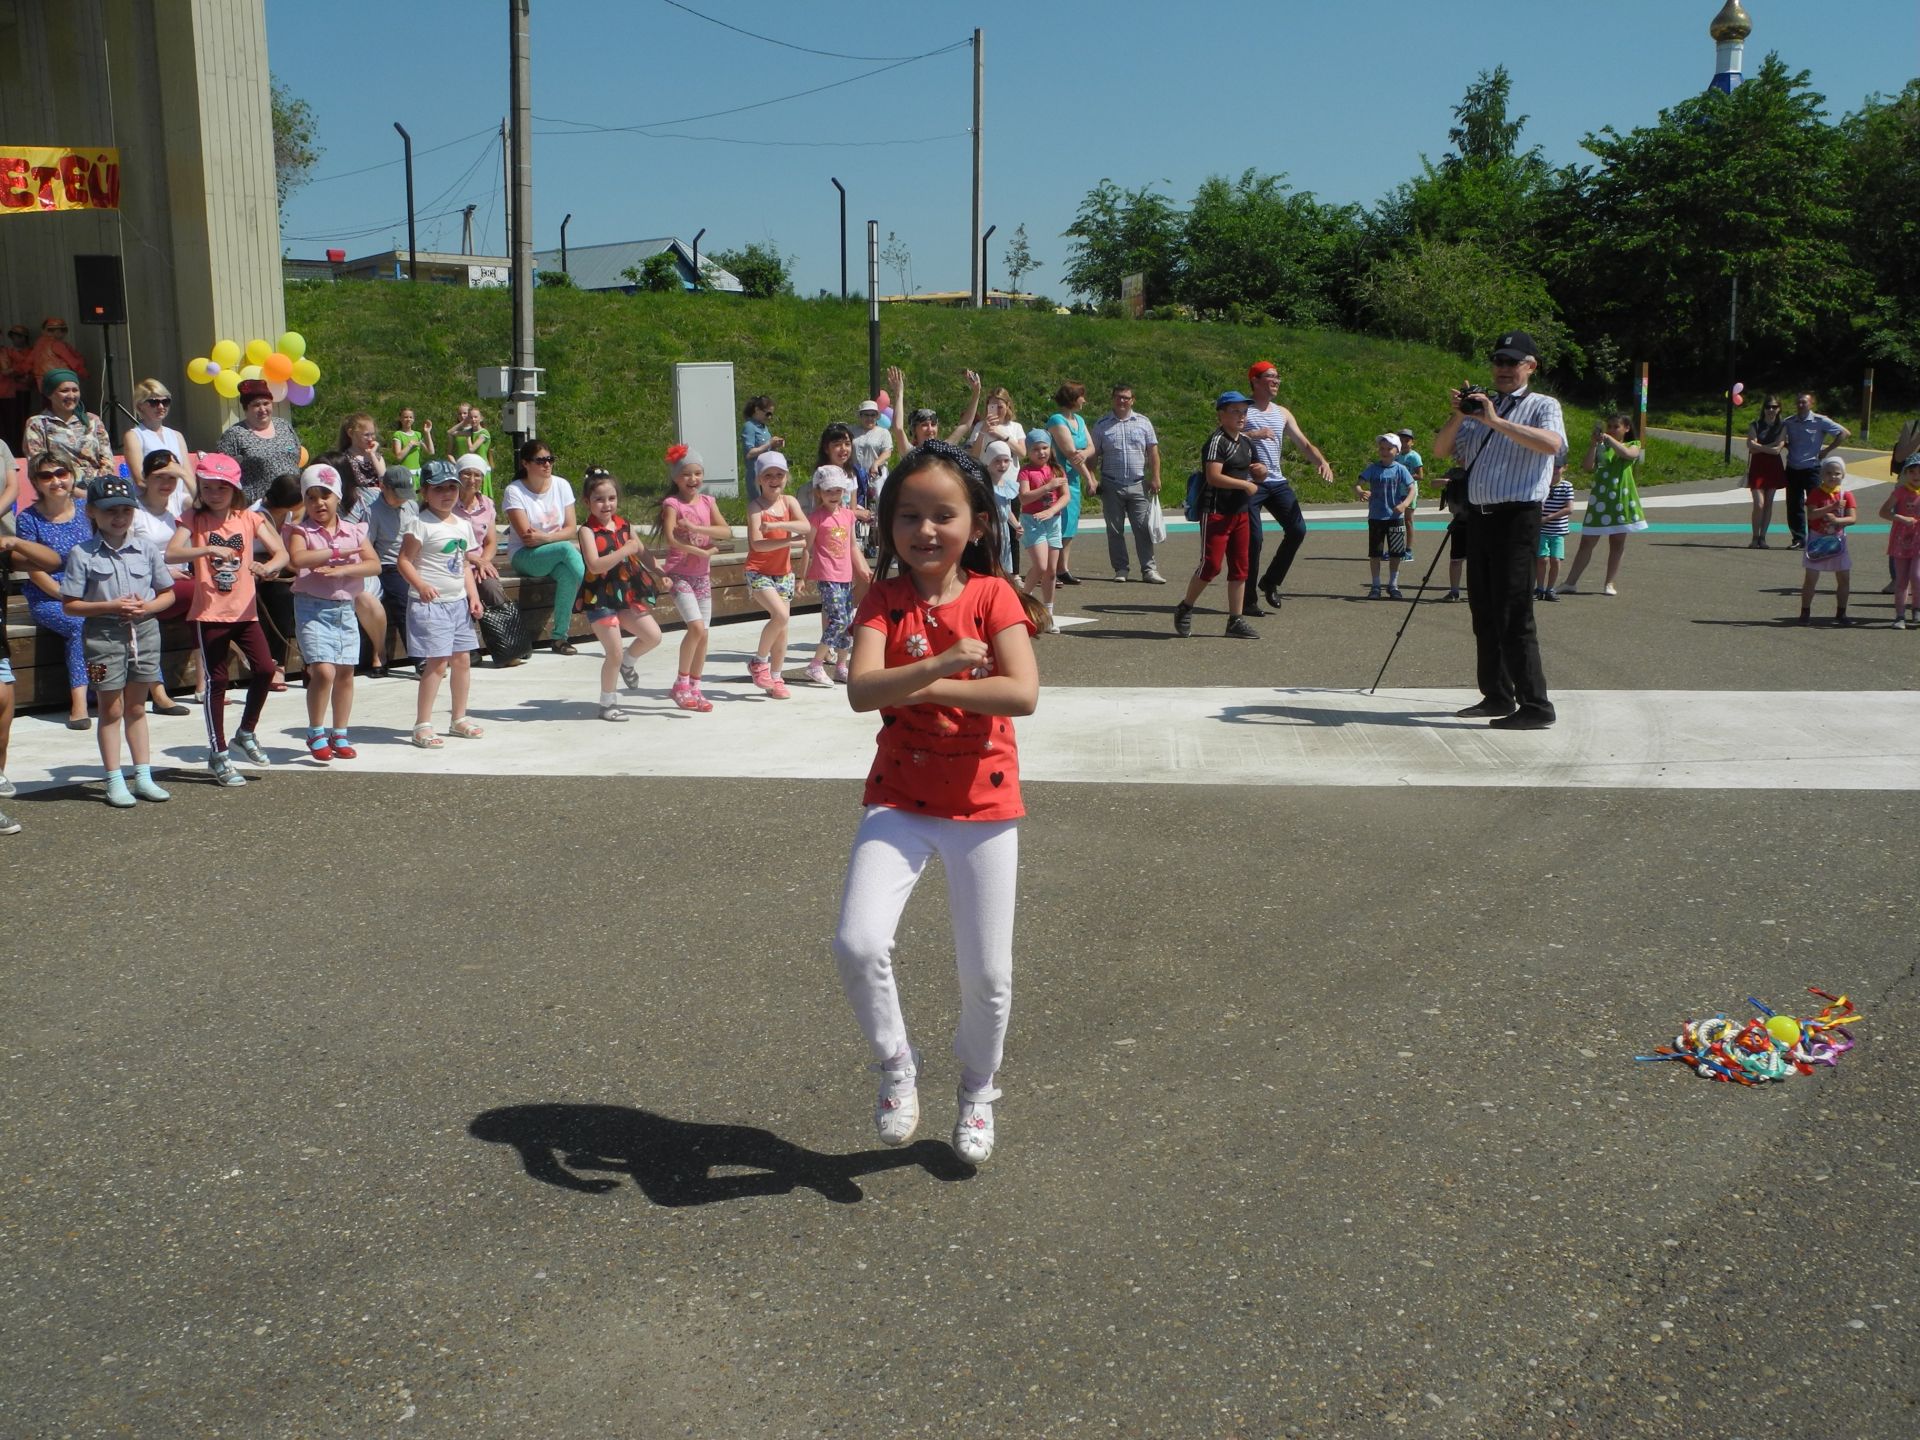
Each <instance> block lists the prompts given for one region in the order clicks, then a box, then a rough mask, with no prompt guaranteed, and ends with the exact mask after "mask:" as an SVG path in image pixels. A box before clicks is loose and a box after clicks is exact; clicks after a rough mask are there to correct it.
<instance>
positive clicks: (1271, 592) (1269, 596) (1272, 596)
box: [1260, 585, 1280, 610]
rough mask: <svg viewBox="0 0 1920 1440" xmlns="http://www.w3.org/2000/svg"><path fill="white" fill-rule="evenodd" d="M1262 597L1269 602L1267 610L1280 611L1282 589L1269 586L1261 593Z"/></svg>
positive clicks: (1276, 586)
mask: <svg viewBox="0 0 1920 1440" xmlns="http://www.w3.org/2000/svg"><path fill="white" fill-rule="evenodd" d="M1260 597H1261V599H1263V600H1265V601H1266V602H1267V608H1268V609H1269V610H1278V609H1279V608H1280V587H1279V586H1278V585H1268V586H1266V587H1264V588H1263V589H1262V590H1261V591H1260Z"/></svg>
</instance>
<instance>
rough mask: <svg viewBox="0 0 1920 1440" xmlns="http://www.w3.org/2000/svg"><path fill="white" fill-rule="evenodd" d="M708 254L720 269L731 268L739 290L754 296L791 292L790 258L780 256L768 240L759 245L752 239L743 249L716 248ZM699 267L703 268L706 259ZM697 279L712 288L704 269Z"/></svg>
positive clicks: (729, 269)
mask: <svg viewBox="0 0 1920 1440" xmlns="http://www.w3.org/2000/svg"><path fill="white" fill-rule="evenodd" d="M710 258H711V260H712V263H713V264H714V265H716V266H718V267H719V268H720V269H722V270H728V271H731V272H732V274H733V278H734V279H736V280H738V281H739V282H740V288H741V290H742V291H744V292H745V293H746V294H747V295H748V296H750V297H751V298H753V299H755V300H765V299H768V298H769V297H771V296H774V295H791V294H793V262H792V260H791V259H783V258H782V257H781V255H780V252H779V251H778V250H777V249H775V248H774V246H773V245H772V244H771V243H769V244H766V245H762V244H761V243H760V242H759V241H757V240H755V241H752V242H750V243H749V244H748V245H747V246H746V248H745V249H743V250H716V251H714V252H713V254H712V256H711V257H710ZM700 268H701V270H702V272H705V271H706V269H707V262H706V259H704V258H703V260H702V262H701V266H700ZM701 280H702V282H703V283H704V284H705V285H706V286H707V288H709V289H711V288H712V286H713V282H712V280H711V278H709V277H708V276H707V275H706V274H705V273H703V274H702V276H701Z"/></svg>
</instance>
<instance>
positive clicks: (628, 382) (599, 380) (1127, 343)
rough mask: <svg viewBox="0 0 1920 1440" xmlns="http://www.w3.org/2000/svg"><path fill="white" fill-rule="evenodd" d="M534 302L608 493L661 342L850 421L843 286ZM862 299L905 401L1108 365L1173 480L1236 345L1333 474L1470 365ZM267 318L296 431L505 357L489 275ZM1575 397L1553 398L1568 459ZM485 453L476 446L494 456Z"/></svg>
mask: <svg viewBox="0 0 1920 1440" xmlns="http://www.w3.org/2000/svg"><path fill="white" fill-rule="evenodd" d="M535 315H536V325H537V329H538V338H537V351H538V359H539V363H540V364H541V365H543V366H544V367H546V371H547V380H546V383H547V387H548V391H549V393H548V394H547V395H546V396H545V397H544V398H543V399H542V400H541V402H540V416H541V421H540V428H541V435H542V437H543V438H544V439H546V440H547V441H548V442H549V443H550V444H551V445H552V446H553V448H554V452H555V454H556V455H558V456H559V459H560V467H559V468H560V472H561V473H562V474H564V475H568V476H578V475H579V474H580V473H581V472H582V471H583V470H585V469H586V467H587V466H588V465H589V464H603V465H605V466H607V467H608V468H609V469H611V470H612V471H613V472H614V474H615V475H617V476H619V477H621V479H622V480H623V481H624V482H626V489H627V493H628V494H629V496H635V495H638V494H654V493H658V492H659V491H660V490H662V489H664V488H665V475H664V471H663V466H662V463H661V455H662V453H663V452H664V451H665V450H666V448H667V446H668V445H670V444H671V443H673V440H674V436H673V433H672V430H671V415H672V373H673V372H672V366H673V364H674V362H676V361H688V360H731V361H732V362H733V364H734V367H735V388H736V393H737V394H738V395H739V396H741V397H742V398H743V399H744V398H745V397H746V396H748V395H751V394H754V393H756V392H760V391H765V392H766V393H768V394H770V395H772V396H773V397H774V398H775V400H776V402H777V404H778V410H779V413H778V416H777V424H776V426H775V429H776V431H777V432H778V433H780V434H783V435H785V436H786V437H787V450H788V453H789V454H790V455H792V456H793V457H794V461H795V468H796V471H798V470H799V469H800V468H801V465H802V462H809V468H810V461H811V457H812V456H813V454H814V450H815V446H816V444H817V441H818V439H819V434H820V430H821V428H822V427H823V426H825V425H826V424H828V423H829V422H831V421H834V420H850V419H851V418H852V413H853V407H854V406H855V405H856V404H857V403H858V402H859V401H860V400H861V399H863V398H864V397H865V395H866V382H867V336H866V308H865V306H864V305H863V304H859V303H853V304H843V303H841V302H839V301H820V300H741V299H738V298H734V297H727V296H719V295H635V296H623V295H593V294H584V293H581V292H578V291H567V290H541V291H539V292H538V294H537V298H536V305H535ZM881 318H882V325H883V329H882V345H883V348H882V357H883V363H884V364H888V365H892V364H897V365H900V366H901V367H902V368H903V369H904V370H905V371H906V374H907V398H908V400H909V403H911V404H915V405H919V404H929V403H930V404H933V405H935V406H937V407H938V408H939V410H940V412H941V415H942V417H943V418H944V419H945V420H946V421H947V423H949V424H952V423H953V422H954V421H955V420H956V419H957V417H958V415H959V413H960V410H961V408H962V406H963V405H964V404H965V400H966V386H965V383H964V382H963V381H962V379H961V375H960V372H961V370H962V369H963V368H966V367H971V368H973V369H976V370H978V371H979V372H980V373H981V375H982V376H983V378H984V380H985V383H986V384H987V385H988V386H992V385H996V384H1003V385H1005V386H1006V387H1007V388H1008V389H1009V390H1010V391H1011V392H1012V393H1013V395H1014V399H1015V403H1016V405H1017V406H1018V409H1019V414H1020V418H1021V420H1022V422H1023V423H1028V424H1031V423H1035V422H1037V421H1044V420H1045V418H1046V416H1047V414H1048V413H1049V411H1050V410H1051V408H1052V407H1051V401H1050V397H1051V395H1052V391H1053V389H1054V387H1055V385H1057V384H1058V383H1059V382H1060V381H1061V380H1063V379H1074V380H1079V381H1082V382H1083V383H1085V384H1086V385H1087V387H1088V390H1089V401H1088V414H1089V418H1091V417H1092V416H1094V415H1097V414H1100V413H1103V412H1104V410H1105V408H1106V406H1105V397H1106V392H1107V390H1108V388H1109V387H1110V386H1111V385H1112V384H1113V382H1114V381H1116V380H1125V381H1127V382H1129V383H1130V384H1132V385H1133V386H1134V389H1135V394H1136V396H1137V401H1138V405H1139V407H1140V409H1141V411H1142V412H1143V413H1144V414H1146V415H1148V416H1150V417H1151V418H1152V420H1153V422H1154V425H1155V427H1156V428H1157V429H1158V431H1159V433H1160V443H1161V454H1162V457H1163V464H1164V465H1165V466H1166V473H1167V477H1168V481H1169V485H1170V487H1173V488H1176V489H1177V487H1178V486H1179V485H1180V484H1181V483H1182V481H1183V479H1184V477H1185V475H1186V473H1187V471H1188V470H1189V469H1191V468H1193V464H1192V460H1191V458H1190V457H1194V456H1197V454H1198V452H1199V448H1200V445H1201V443H1202V442H1203V441H1204V440H1205V438H1206V436H1207V434H1208V432H1209V431H1210V430H1211V429H1212V428H1213V405H1212V401H1213V397H1214V395H1216V394H1217V393H1218V392H1219V391H1221V390H1225V389H1228V388H1244V387H1245V380H1246V370H1247V366H1248V365H1249V364H1250V363H1251V362H1252V361H1254V360H1256V359H1271V360H1272V361H1273V362H1274V363H1275V364H1277V365H1278V366H1279V367H1280V371H1281V376H1282V388H1281V392H1280V398H1281V400H1282V401H1283V402H1284V403H1285V404H1287V405H1288V406H1290V407H1291V408H1292V409H1293V411H1294V412H1295V414H1296V415H1297V416H1298V417H1299V419H1300V422H1301V424H1302V425H1304V426H1305V427H1306V430H1307V433H1308V435H1309V436H1311V437H1312V439H1313V440H1314V443H1316V444H1317V445H1319V446H1320V447H1321V448H1322V449H1323V450H1324V451H1325V452H1326V454H1327V458H1328V459H1329V460H1330V461H1332V463H1333V466H1334V469H1335V470H1336V472H1337V473H1339V474H1340V475H1341V476H1342V477H1350V476H1352V475H1355V474H1357V473H1358V471H1359V470H1360V468H1361V467H1362V466H1363V465H1364V464H1366V463H1367V462H1368V461H1369V460H1370V459H1372V458H1373V445H1372V440H1373V437H1374V436H1375V435H1377V434H1379V433H1380V432H1381V431H1382V430H1389V429H1395V428H1397V427H1399V426H1400V425H1402V424H1405V425H1407V426H1409V427H1410V428H1411V429H1413V431H1414V432H1415V433H1416V434H1417V435H1419V436H1420V437H1421V443H1422V444H1423V445H1424V444H1425V443H1426V442H1427V440H1428V438H1429V437H1430V436H1431V434H1432V432H1433V430H1434V429H1436V428H1437V427H1438V426H1439V425H1440V424H1441V422H1442V421H1444V420H1445V418H1446V414H1447V405H1446V391H1447V389H1448V388H1449V387H1450V386H1454V385H1458V384H1460V383H1461V382H1462V381H1463V380H1467V379H1479V380H1481V381H1482V382H1483V383H1484V381H1485V379H1486V376H1485V371H1484V365H1482V364H1470V363H1467V362H1465V361H1462V360H1460V359H1459V358H1457V357H1455V356H1451V355H1448V354H1446V353H1445V352H1443V351H1439V350H1435V349H1432V348H1430V347H1427V346H1422V345H1409V344H1397V343H1392V342H1388V341H1383V340H1375V339H1371V338H1367V337H1363V336H1358V335H1351V334H1344V333H1337V332H1328V331H1300V330H1284V329H1278V328H1272V327H1264V328H1255V327H1243V326H1232V325H1201V324H1187V323H1179V322H1159V321H1155V322H1144V321H1137V322H1128V321H1118V320H1098V319H1093V318H1091V317H1083V316H1065V315H1050V314H1041V313H1038V312H1034V311H1024V310H1016V311H998V310H996V311H985V312H981V311H967V310H946V309H937V308H933V307H928V306H906V305H896V306H888V307H886V308H885V309H884V310H883V312H882V317H881ZM287 319H288V323H289V325H291V326H292V327H293V328H294V329H296V330H299V331H301V332H302V333H303V334H305V335H306V337H307V344H308V351H309V353H310V354H311V355H312V356H313V357H314V358H315V360H316V361H317V362H318V363H319V364H320V366H321V367H322V369H323V371H324V377H323V379H322V382H321V385H320V393H319V398H318V400H317V401H316V402H315V403H314V405H313V406H311V407H310V408H309V409H307V410H305V411H304V412H301V414H300V415H299V424H300V428H301V431H302V433H303V435H304V436H305V437H306V439H307V442H308V444H309V446H310V447H311V448H313V449H314V450H315V451H318V450H320V449H323V448H325V447H326V446H327V445H329V444H330V443H331V439H332V436H333V434H334V432H335V431H336V430H337V428H338V426H339V423H340V420H341V418H342V417H343V416H344V415H347V414H349V413H351V412H353V411H355V410H362V409H364V410H368V411H370V412H372V413H373V415H374V416H375V417H376V419H377V420H378V421H379V423H380V425H381V429H382V432H383V433H384V432H385V431H386V430H388V429H390V428H391V427H392V425H393V423H394V417H395V415H396V414H397V413H398V411H399V408H400V407H401V406H402V405H412V406H413V407H414V408H415V409H416V410H417V411H419V412H420V414H422V415H423V416H432V417H433V419H434V421H435V425H436V429H437V430H439V431H440V432H441V433H442V434H444V433H445V431H446V430H447V429H449V428H451V426H452V424H453V415H454V412H455V407H456V406H457V405H458V404H459V402H460V401H461V400H463V399H471V398H473V391H472V385H473V374H474V371H475V369H476V368H478V367H479V366H481V365H486V364H493V365H498V364H501V363H503V362H504V361H505V360H506V359H507V357H508V349H509V339H510V333H511V331H510V326H511V317H510V315H509V310H508V297H507V295H506V293H505V292H503V291H497V290H459V289H454V288H452V287H450V286H441V285H402V284H391V283H346V284H337V285H329V284H312V283H308V284H295V285H291V286H289V287H288V291H287ZM1593 418H1594V417H1593V415H1592V412H1590V411H1587V410H1583V409H1580V408H1578V407H1575V406H1571V405H1570V406H1569V407H1568V412H1567V429H1568V432H1569V434H1570V435H1571V436H1572V438H1573V440H1574V444H1575V449H1576V454H1575V462H1576V464H1577V463H1578V459H1579V456H1580V455H1581V454H1583V453H1584V449H1585V441H1586V436H1587V434H1588V433H1589V427H1590V426H1591V425H1592V423H1593ZM316 442H317V443H316ZM503 453H504V447H503V446H498V445H497V446H496V451H495V460H496V463H497V462H498V461H499V460H500V459H501V457H502V455H503ZM1648 459H1649V464H1648V465H1647V467H1646V470H1647V474H1646V478H1645V480H1644V481H1643V483H1647V484H1660V483H1664V482H1671V481H1676V480H1699V479H1707V478H1711V477H1713V476H1715V475H1718V474H1720V473H1722V472H1723V471H1724V470H1725V468H1726V467H1725V466H1724V464H1723V463H1722V462H1721V461H1720V460H1719V458H1718V457H1717V456H1715V455H1713V454H1711V453H1709V452H1705V451H1697V450H1691V449H1688V448H1686V447H1683V446H1677V445H1669V444H1665V443H1663V442H1658V441H1656V442H1654V445H1653V450H1652V453H1651V454H1650V455H1649V457H1648ZM1288 473H1289V475H1290V476H1292V477H1294V478H1295V479H1296V481H1297V482H1298V483H1299V486H1300V491H1301V494H1302V497H1303V498H1305V499H1308V500H1336V499H1345V498H1347V497H1348V496H1349V495H1350V494H1351V491H1350V490H1349V489H1348V488H1347V486H1345V485H1344V484H1343V485H1341V486H1339V487H1333V486H1327V485H1325V484H1323V483H1321V482H1320V481H1319V480H1318V479H1317V478H1313V479H1309V478H1308V477H1310V476H1311V475H1312V472H1311V471H1310V470H1308V469H1307V468H1306V467H1305V466H1303V465H1299V464H1297V463H1293V462H1290V463H1289V465H1288ZM628 508H629V509H631V508H632V507H631V506H629V507H628Z"/></svg>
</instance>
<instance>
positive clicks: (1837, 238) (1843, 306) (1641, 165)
mask: <svg viewBox="0 0 1920 1440" xmlns="http://www.w3.org/2000/svg"><path fill="white" fill-rule="evenodd" d="M1822 104H1823V100H1822V97H1821V96H1820V95H1818V94H1816V93H1815V92H1814V91H1813V90H1811V89H1810V88H1809V86H1808V82H1807V74H1806V72H1805V71H1801V72H1799V73H1798V74H1791V73H1789V72H1788V71H1787V69H1786V67H1785V66H1784V65H1782V64H1781V63H1780V59H1779V57H1778V56H1777V55H1769V56H1768V57H1767V58H1766V60H1765V61H1764V62H1763V63H1762V65H1761V67H1760V70H1759V72H1758V73H1757V74H1755V75H1753V76H1752V77H1751V78H1749V79H1748V80H1747V81H1746V82H1745V83H1744V84H1742V85H1741V86H1740V87H1739V88H1738V89H1736V90H1735V91H1734V92H1733V93H1732V94H1731V95H1727V94H1723V93H1722V92H1720V91H1718V90H1708V91H1706V92H1705V93H1704V94H1701V95H1699V96H1697V97H1694V98H1692V99H1689V100H1685V101H1682V102H1681V103H1680V104H1678V105H1675V106H1673V107H1671V108H1670V109H1667V110H1663V111H1662V112H1661V113H1660V120H1659V123H1658V124H1656V125H1649V126H1643V127H1641V128H1638V129H1635V130H1631V131H1629V132H1627V133H1626V134H1624V135H1623V134H1620V133H1619V132H1617V131H1615V130H1614V129H1613V128H1612V127H1610V126H1609V127H1607V128H1605V129H1603V130H1601V131H1600V132H1599V133H1598V134H1595V135H1589V136H1587V137H1586V139H1585V141H1584V142H1583V143H1584V145H1585V147H1586V149H1587V150H1588V151H1589V152H1590V153H1591V154H1593V155H1594V156H1595V158H1596V159H1597V160H1598V161H1599V164H1598V165H1597V166H1596V167H1595V168H1593V169H1591V170H1586V169H1581V170H1576V171H1570V172H1568V174H1567V175H1566V176H1565V178H1564V183H1563V184H1562V185H1561V186H1560V187H1558V188H1557V191H1556V196H1555V199H1554V202H1553V206H1552V207H1551V211H1550V214H1549V216H1548V220H1547V224H1548V225H1550V226H1551V227H1552V228H1554V229H1555V230H1557V231H1558V232H1559V240H1558V243H1557V244H1556V246H1555V247H1554V248H1553V250H1552V251H1550V252H1548V257H1549V268H1548V271H1547V278H1548V281H1549V283H1550V284H1551V285H1552V286H1553V288H1554V291H1555V294H1556V295H1557V296H1558V297H1559V299H1560V301H1561V304H1562V306H1563V307H1565V308H1566V310H1567V312H1568V314H1569V316H1570V318H1571V320H1572V322H1573V325H1574V329H1575V332H1576V333H1578V334H1597V333H1601V332H1605V333H1608V334H1611V335H1614V336H1616V337H1618V338H1619V339H1620V340H1622V341H1623V342H1625V343H1626V344H1627V345H1628V348H1629V349H1630V351H1631V353H1633V354H1634V355H1636V356H1639V357H1642V358H1645V359H1650V360H1655V361H1660V362H1664V363H1666V364H1667V365H1668V366H1669V367H1670V372H1669V373H1678V374H1680V375H1682V376H1684V377H1686V378H1688V379H1691V380H1696V381H1698V380H1703V379H1709V378H1713V377H1717V376H1718V374H1719V367H1720V357H1721V356H1722V354H1723V353H1724V346H1725V343H1726V341H1725V337H1726V325H1727V302H1728V294H1729V289H1730V283H1731V280H1732V279H1733V277H1735V276H1738V277H1739V279H1740V282H1741V321H1740V328H1741V343H1742V348H1743V351H1744V352H1745V354H1746V356H1747V358H1748V360H1749V361H1750V362H1752V363H1753V364H1754V365H1755V366H1756V368H1760V369H1764V368H1766V367H1767V366H1768V364H1769V363H1774V364H1782V365H1786V364H1792V365H1797V366H1799V367H1802V368H1807V367H1811V368H1813V369H1814V370H1815V371H1816V372H1817V371H1819V370H1821V369H1824V368H1826V367H1827V366H1828V365H1831V364H1833V363H1835V362H1836V361H1837V359H1838V357H1839V356H1840V354H1841V353H1842V347H1843V346H1844V345H1845V344H1848V343H1850V342H1849V341H1848V339H1847V336H1846V317H1848V316H1849V315H1851V314H1853V313H1854V305H1853V302H1854V299H1855V297H1856V295H1857V294H1858V293H1860V292H1861V291H1862V289H1863V277H1862V276H1861V275H1860V272H1859V270H1858V269H1857V268H1856V267H1855V266H1854V264H1853V263H1852V261H1851V259H1850V258H1849V256H1848V253H1847V244H1846V241H1847V237H1848V235H1849V233H1850V230H1851V218H1852V217H1851V216H1850V214H1849V212H1848V209H1847V197H1846V194H1845V189H1844V186H1843V184H1842V180H1841V167H1842V162H1843V158H1844V157H1843V152H1842V149H1841V147H1840V145H1839V143H1838V139H1837V132H1836V131H1835V130H1834V128H1833V127H1831V126H1829V125H1828V124H1827V123H1826V122H1825V119H1824V115H1823V112H1822V109H1821V107H1822Z"/></svg>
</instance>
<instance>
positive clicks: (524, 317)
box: [507, 0, 540, 438]
mask: <svg viewBox="0 0 1920 1440" xmlns="http://www.w3.org/2000/svg"><path fill="white" fill-rule="evenodd" d="M531 9H532V0H507V10H508V18H509V20H510V22H511V23H510V32H511V36H510V38H511V48H510V51H509V53H510V54H511V55H512V57H513V59H512V72H511V74H512V79H511V87H510V88H511V90H512V97H513V165H512V174H513V185H512V193H513V202H514V203H513V231H512V237H513V243H512V248H511V250H510V251H509V254H510V255H511V257H512V264H513V403H512V405H511V406H510V407H509V409H510V411H511V412H512V413H511V415H510V417H509V418H510V421H511V423H510V424H509V425H508V426H507V429H508V432H509V433H511V434H514V435H516V436H519V437H522V438H525V437H528V436H533V435H537V434H539V433H540V431H539V424H538V420H537V417H536V414H535V407H534V397H535V396H537V395H538V394H539V393H540V390H539V385H538V384H537V380H538V375H537V373H536V371H535V370H534V365H533V76H532V70H533V60H532V50H533V41H532V33H531V32H532V15H531V13H530V12H531Z"/></svg>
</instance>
